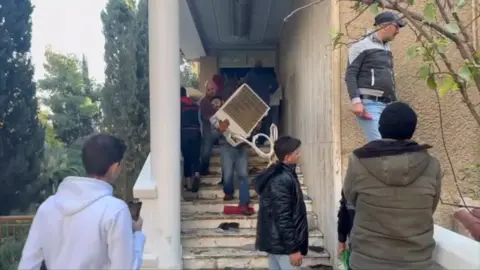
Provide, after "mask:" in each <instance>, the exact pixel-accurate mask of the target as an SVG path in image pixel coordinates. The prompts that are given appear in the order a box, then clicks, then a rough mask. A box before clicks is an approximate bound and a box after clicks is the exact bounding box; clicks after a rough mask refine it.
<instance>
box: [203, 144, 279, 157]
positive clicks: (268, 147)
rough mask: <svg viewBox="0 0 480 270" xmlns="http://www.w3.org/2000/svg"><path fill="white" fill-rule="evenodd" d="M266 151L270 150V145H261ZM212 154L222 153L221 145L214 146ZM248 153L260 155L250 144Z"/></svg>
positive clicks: (261, 148)
mask: <svg viewBox="0 0 480 270" xmlns="http://www.w3.org/2000/svg"><path fill="white" fill-rule="evenodd" d="M259 148H260V150H262V151H263V152H264V153H266V152H268V151H270V146H261V147H259ZM212 155H220V146H214V147H213V149H212ZM248 155H250V156H258V154H257V153H256V152H255V150H253V148H252V147H250V146H248Z"/></svg>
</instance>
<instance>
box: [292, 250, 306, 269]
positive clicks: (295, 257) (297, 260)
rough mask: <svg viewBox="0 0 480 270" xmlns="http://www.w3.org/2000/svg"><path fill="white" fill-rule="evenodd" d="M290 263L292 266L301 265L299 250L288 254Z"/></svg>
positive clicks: (301, 259) (301, 257)
mask: <svg viewBox="0 0 480 270" xmlns="http://www.w3.org/2000/svg"><path fill="white" fill-rule="evenodd" d="M289 258H290V264H291V265H292V266H301V265H302V261H303V255H302V253H300V251H297V252H296V253H293V254H290V256H289Z"/></svg>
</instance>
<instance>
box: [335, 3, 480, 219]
mask: <svg viewBox="0 0 480 270" xmlns="http://www.w3.org/2000/svg"><path fill="white" fill-rule="evenodd" d="M340 3H341V4H340V5H341V6H340V10H341V16H340V18H341V25H342V26H343V25H345V24H346V23H347V22H348V21H350V20H352V19H353V18H354V16H355V12H354V11H352V9H351V8H349V7H350V6H351V5H352V4H351V3H349V2H342V1H341V2H340ZM468 5H469V4H467V5H466V6H467V7H468ZM422 8H423V7H421V6H420V7H419V10H421V9H422ZM464 16H471V15H470V14H464ZM372 17H373V16H372V14H371V13H370V12H366V13H365V14H364V15H362V16H360V17H359V18H357V19H356V20H355V22H353V23H351V26H350V27H349V33H350V35H351V36H352V37H359V36H361V35H362V34H363V33H364V31H365V28H366V27H370V26H371V25H372ZM353 25H355V27H353ZM414 42H415V36H414V34H413V32H412V31H411V30H410V29H408V28H405V29H403V30H402V31H401V33H400V34H399V36H397V39H396V40H395V41H394V42H393V43H392V50H393V54H394V57H395V75H396V80H397V91H398V94H399V96H400V99H402V100H403V101H406V102H408V103H409V104H410V105H411V106H412V107H413V108H414V109H415V110H416V111H417V114H418V117H419V126H418V128H417V132H416V134H415V138H414V139H416V140H417V141H419V142H422V143H429V144H431V145H433V146H434V148H433V149H432V151H431V152H432V154H433V155H435V156H436V157H438V158H439V159H440V162H441V164H442V167H443V169H444V170H445V177H444V180H443V192H442V193H443V194H442V198H443V200H445V201H447V202H450V203H453V202H454V201H455V198H456V197H458V192H457V190H456V188H455V184H454V182H453V180H452V176H451V175H452V174H451V170H450V168H449V164H448V160H447V156H446V154H445V150H444V148H443V141H442V138H441V132H440V130H441V129H440V117H439V112H438V105H437V104H438V103H437V101H436V97H435V93H434V92H433V90H430V89H428V88H427V87H426V85H425V82H423V81H421V80H419V79H418V78H417V77H416V73H417V72H418V68H419V67H420V62H419V61H418V60H413V61H412V60H410V61H409V60H407V56H406V50H407V48H408V47H409V46H410V45H412V44H413V43H414ZM341 51H342V52H341V56H342V57H341V61H340V63H341V64H342V74H341V75H342V83H341V88H342V89H341V93H342V101H341V122H342V132H341V135H342V157H343V159H342V160H343V163H342V166H343V167H344V168H345V166H346V165H347V164H346V161H347V158H348V155H349V154H350V153H351V152H352V150H353V149H354V148H356V147H358V146H360V145H361V144H362V143H364V136H363V134H362V133H361V131H360V129H359V128H358V126H357V124H356V122H355V118H354V117H353V115H352V113H351V112H350V111H349V109H350V107H349V103H348V102H349V101H348V95H347V90H346V88H345V83H344V82H343V78H344V77H343V73H344V71H345V68H346V63H347V51H346V49H342V50H341ZM452 54H455V50H452V51H450V52H449V53H448V55H452ZM458 63H459V61H457V64H458ZM471 93H472V96H473V97H474V99H475V100H476V103H478V102H480V99H479V98H478V92H477V91H476V90H474V91H471ZM440 105H441V108H442V111H443V115H442V118H443V126H444V131H445V135H446V137H447V140H446V146H447V148H448V150H449V152H450V156H451V158H452V162H453V165H454V167H455V169H456V170H460V169H462V168H465V167H466V166H468V165H470V164H473V163H475V162H476V163H480V129H479V128H478V126H477V125H476V123H475V122H474V120H473V118H472V117H471V115H470V114H469V112H468V110H467V108H466V107H465V105H464V104H463V103H462V100H461V97H460V95H459V94H458V93H450V94H448V95H447V96H445V97H443V98H442V99H441V102H440ZM479 109H480V108H479ZM459 176H462V175H461V174H459ZM476 179H477V180H476V181H477V187H476V188H475V186H474V185H471V184H468V183H466V182H461V183H460V187H461V189H462V191H463V194H465V195H468V196H471V195H472V190H474V189H476V192H477V194H478V192H479V191H480V190H479V186H478V185H480V180H479V179H480V178H479V177H478V176H477V178H476ZM452 197H453V198H452ZM453 210H454V209H452V207H448V206H440V207H439V209H438V210H437V213H436V215H435V218H436V222H437V223H438V224H439V225H442V226H445V227H448V228H451V226H452V220H451V218H450V215H451V214H452V212H453Z"/></svg>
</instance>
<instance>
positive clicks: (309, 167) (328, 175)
mask: <svg viewBox="0 0 480 270" xmlns="http://www.w3.org/2000/svg"><path fill="white" fill-rule="evenodd" d="M310 2H313V0H312V1H310V0H297V1H296V2H295V7H292V10H293V9H295V8H296V7H299V6H303V5H306V4H308V3H310ZM332 2H334V3H336V2H337V1H336V0H333V1H332ZM332 8H333V9H334V8H335V7H334V6H333V7H331V5H330V2H329V1H324V2H322V3H321V4H317V5H314V6H312V7H310V8H308V9H304V10H302V11H300V12H298V13H297V14H296V15H294V16H293V17H292V18H291V19H290V20H289V21H288V22H287V23H286V24H285V27H284V29H283V32H282V37H281V40H280V47H279V52H278V55H279V59H278V70H277V72H278V74H279V77H280V81H281V84H282V85H283V86H284V88H285V96H284V98H285V100H284V101H285V103H286V104H285V105H286V110H285V112H284V115H283V117H284V120H285V126H286V132H287V133H288V134H289V135H293V136H296V137H299V138H300V139H301V140H302V158H301V160H302V161H301V169H302V172H303V174H304V175H305V181H306V184H307V186H308V194H309V196H310V197H311V198H312V199H313V205H314V211H315V212H316V213H317V215H318V218H319V223H320V229H321V230H322V232H323V233H324V237H325V244H326V247H327V250H328V251H329V252H330V254H332V256H331V258H332V259H334V258H336V256H335V247H336V239H337V234H336V222H337V219H336V211H337V209H338V208H337V206H338V201H339V199H340V198H339V196H340V188H341V173H340V141H339V140H340V125H339V124H340V122H339V111H338V110H339V106H338V103H339V89H338V86H335V83H338V82H339V79H337V80H335V78H334V77H335V76H337V75H338V74H339V73H338V72H334V69H335V68H336V63H338V61H334V62H332V61H331V59H332V54H333V53H335V52H332V50H331V48H330V47H329V45H330V40H331V38H330V34H329V31H326V30H327V29H328V28H329V27H330V25H331V24H332V22H333V20H332V19H331V16H330V13H331V12H332V13H335V10H332ZM337 18H338V16H337ZM323 30H325V31H323ZM334 58H335V57H334ZM335 104H337V105H335Z"/></svg>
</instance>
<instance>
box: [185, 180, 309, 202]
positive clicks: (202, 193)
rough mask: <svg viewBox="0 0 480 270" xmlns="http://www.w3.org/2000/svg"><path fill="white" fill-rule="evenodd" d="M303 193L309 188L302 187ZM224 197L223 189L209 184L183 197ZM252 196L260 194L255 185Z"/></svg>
mask: <svg viewBox="0 0 480 270" xmlns="http://www.w3.org/2000/svg"><path fill="white" fill-rule="evenodd" d="M219 181H220V180H219ZM302 191H303V193H304V194H306V193H307V187H306V186H304V185H302ZM223 196H224V193H223V187H222V186H221V185H217V184H213V185H212V184H207V183H201V185H200V190H199V191H198V192H197V193H193V192H188V191H185V192H183V197H184V198H185V200H187V201H188V200H189V199H219V198H223ZM250 196H251V197H252V198H255V197H258V194H257V193H256V192H255V189H254V187H253V183H252V184H251V185H250ZM235 197H238V188H237V189H236V190H235Z"/></svg>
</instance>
